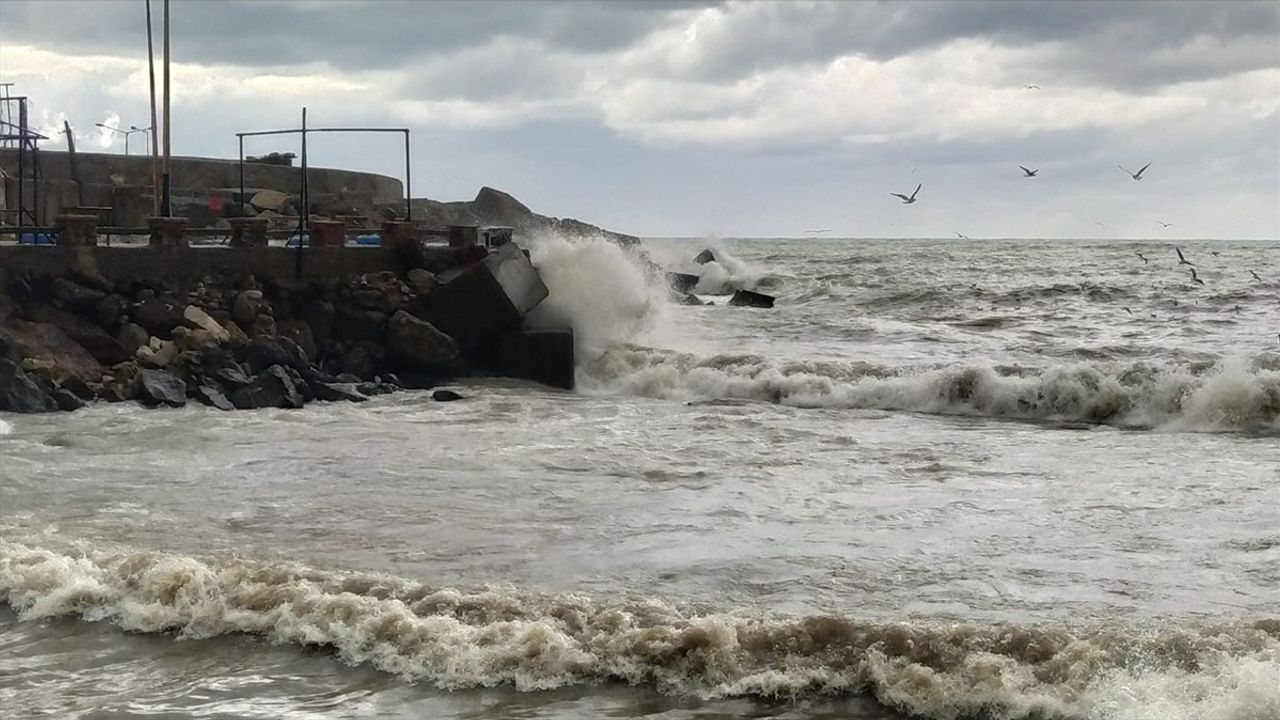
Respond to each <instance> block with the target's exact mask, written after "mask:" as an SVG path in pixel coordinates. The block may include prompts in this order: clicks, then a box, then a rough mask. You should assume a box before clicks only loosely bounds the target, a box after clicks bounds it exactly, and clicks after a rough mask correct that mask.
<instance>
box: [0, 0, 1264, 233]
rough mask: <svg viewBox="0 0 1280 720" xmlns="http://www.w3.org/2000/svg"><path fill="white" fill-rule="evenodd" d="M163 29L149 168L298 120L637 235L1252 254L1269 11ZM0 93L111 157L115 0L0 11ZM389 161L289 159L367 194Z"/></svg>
mask: <svg viewBox="0 0 1280 720" xmlns="http://www.w3.org/2000/svg"><path fill="white" fill-rule="evenodd" d="M160 5H161V3H160V0H155V2H154V3H153V6H154V8H153V12H155V14H156V18H155V26H156V29H157V36H158V30H159V27H160V24H159V8H160ZM171 24H172V28H173V40H172V43H173V58H174V68H173V73H174V75H173V83H174V85H173V98H174V99H173V102H174V105H173V149H174V153H175V154H181V155H209V156H218V157H235V155H236V149H237V145H236V138H235V135H234V133H235V132H237V131H247V130H266V129H275V128H284V127H292V126H296V125H297V124H298V121H299V114H300V109H301V107H302V106H304V105H305V106H307V108H308V119H309V122H310V123H311V124H313V125H328V126H343V125H348V126H349V125H386V126H408V127H410V128H412V129H413V157H412V160H413V171H414V188H413V189H414V195H415V196H429V197H432V198H435V199H441V200H456V199H467V198H470V197H472V196H473V195H474V194H475V192H476V190H477V189H478V188H479V187H480V186H481V185H492V186H494V187H498V188H500V189H503V190H506V191H508V192H511V193H512V194H514V195H515V196H516V197H517V198H519V199H521V200H522V201H524V202H525V203H526V204H528V205H529V206H530V207H532V208H533V209H534V210H535V211H538V212H542V213H546V214H551V215H556V216H569V217H578V218H580V219H583V220H586V221H588V222H593V223H596V224H599V225H603V226H606V227H609V228H611V229H616V230H621V231H624V232H632V233H636V234H641V235H648V236H660V235H664V236H672V235H679V236H688V235H720V236H743V235H745V236H780V235H781V236H803V235H804V231H805V230H811V229H831V230H832V231H833V232H832V234H833V235H842V236H855V237H911V236H915V237H921V236H932V237H942V236H948V237H954V236H955V233H964V234H965V235H968V236H970V237H1108V238H1121V237H1168V238H1171V239H1178V238H1197V237H1240V238H1277V237H1280V2H1276V1H1274V0H1263V1H1260V2H1243V3H1230V2H1210V3H1194V2H1172V3H1158V2H1137V3H1116V2H1107V3H1102V2H1059V3H1055V2H1034V3H1033V2H992V3H984V2H940V3H930V2H920V1H912V2H900V3H893V2H887V3H871V2H866V3H862V2H782V3H766V2H728V3H700V2H665V3H664V2H638V1H636V2H624V1H617V2H608V3H589V2H497V1H489V2H472V3H450V2H409V1H405V2H386V3H377V2H371V1H362V2H359V3H343V2H337V1H335V0H311V1H301V0H299V1H296V2H268V1H267V0H246V1H243V2H200V1H199V0H174V1H173V2H172V5H171ZM158 50H159V46H158V45H157V51H158ZM0 81H5V82H13V83H15V86H14V87H13V88H11V93H13V94H24V95H29V96H30V97H31V102H32V109H33V116H34V121H33V124H36V125H37V127H38V128H60V126H61V120H62V119H63V118H66V119H67V120H69V121H70V122H71V125H72V126H73V128H74V129H75V131H76V133H77V134H78V135H79V136H80V138H79V140H78V145H77V146H78V147H82V148H84V149H90V148H95V147H103V146H106V147H109V151H112V152H123V143H122V142H121V140H120V138H119V137H118V136H116V135H114V134H111V133H102V132H100V131H98V130H97V129H96V128H95V127H94V125H93V124H94V123H95V122H105V123H108V124H116V123H118V124H119V125H120V126H121V127H125V128H127V127H128V126H130V125H137V126H139V127H142V126H145V125H147V122H148V117H149V110H148V104H147V71H146V24H145V4H144V2H143V0H110V1H107V2H71V1H58V2H49V1H43V2H24V1H22V0H4V2H0ZM1027 85H1037V86H1039V89H1034V88H1027V87H1025V86H1027ZM45 132H46V134H49V131H48V130H45ZM140 139H141V136H139V135H135V136H134V139H133V141H131V144H132V145H134V148H133V150H134V152H137V151H138V147H137V146H139V145H141V144H142V143H141V142H140ZM54 146H55V144H54V143H50V144H48V145H47V147H54ZM296 149H297V146H296V141H292V140H280V139H274V140H268V139H259V140H256V141H252V142H251V143H250V145H249V146H248V147H247V150H248V152H250V153H259V152H267V151H270V150H296ZM401 152H402V149H401V147H400V144H399V140H397V139H395V138H394V136H386V137H379V136H332V135H331V136H319V137H314V138H313V140H312V142H311V143H310V147H309V153H310V159H311V162H312V163H313V164H316V165H331V166H339V167H351V168H359V169H367V170H371V171H376V172H383V173H386V174H389V175H395V176H396V177H401V175H402V171H401V167H402V160H401V154H400V153H401ZM1148 162H1150V163H1151V167H1150V169H1148V170H1147V171H1146V173H1145V174H1144V176H1143V179H1142V181H1141V182H1134V181H1133V180H1131V179H1130V178H1129V177H1128V176H1127V175H1126V174H1125V173H1124V172H1123V171H1121V170H1120V169H1119V168H1118V167H1117V165H1124V166H1125V167H1127V168H1129V169H1130V170H1135V171H1136V170H1137V169H1138V168H1139V167H1141V166H1143V165H1144V164H1146V163H1148ZM1018 165H1026V166H1027V167H1030V168H1036V169H1039V171H1040V174H1039V177H1036V178H1034V179H1027V178H1024V177H1022V172H1021V171H1020V170H1019V169H1018ZM917 183H922V184H923V186H924V187H923V188H922V189H921V191H920V194H919V202H917V203H915V204H914V205H910V206H904V205H902V204H901V203H900V202H899V201H898V200H897V199H895V198H893V197H890V195H889V193H890V192H901V193H906V194H910V192H911V191H912V189H914V188H915V186H916V184H917ZM1157 221H1164V222H1170V223H1173V224H1174V225H1173V227H1170V228H1167V229H1166V228H1162V227H1161V226H1160V224H1158V222H1157Z"/></svg>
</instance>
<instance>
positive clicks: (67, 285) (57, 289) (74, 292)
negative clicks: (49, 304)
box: [49, 278, 107, 313]
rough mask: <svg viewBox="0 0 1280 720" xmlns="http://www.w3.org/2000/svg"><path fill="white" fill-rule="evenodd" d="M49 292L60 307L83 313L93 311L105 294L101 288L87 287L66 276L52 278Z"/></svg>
mask: <svg viewBox="0 0 1280 720" xmlns="http://www.w3.org/2000/svg"><path fill="white" fill-rule="evenodd" d="M49 293H50V294H51V295H53V299H54V300H55V301H57V303H58V304H59V305H61V306H62V307H65V308H69V309H71V310H75V311H76V312H85V313H92V312H94V311H95V310H96V309H97V305H98V303H99V302H100V301H101V300H102V299H103V298H105V297H106V296H107V294H106V293H104V292H102V291H101V290H94V289H92V288H87V287H85V286H83V285H81V284H79V283H74V282H72V281H70V280H68V279H66V278H54V279H53V280H52V281H51V282H50V283H49Z"/></svg>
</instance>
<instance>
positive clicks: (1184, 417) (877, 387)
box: [580, 345, 1280, 433]
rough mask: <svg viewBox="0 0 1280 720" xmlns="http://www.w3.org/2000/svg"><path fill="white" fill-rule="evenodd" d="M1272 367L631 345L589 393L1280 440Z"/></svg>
mask: <svg viewBox="0 0 1280 720" xmlns="http://www.w3.org/2000/svg"><path fill="white" fill-rule="evenodd" d="M1263 360H1265V358H1260V359H1259V360H1257V361H1255V362H1252V363H1249V364H1246V363H1242V362H1239V363H1221V364H1216V365H1213V366H1212V367H1210V368H1208V369H1201V370H1196V369H1192V368H1187V367H1178V366H1157V365H1152V364H1147V363H1134V364H1130V365H1106V364H1089V363H1081V364H1071V365H1059V366H1054V367H1050V368H1047V369H1029V368H1019V367H1008V366H993V365H985V364H964V365H952V366H946V367H928V368H894V367H884V366H879V365H874V364H869V363H837V362H775V361H771V360H768V359H766V358H763V357H761V356H758V355H753V354H721V355H713V356H709V357H704V356H698V355H693V354H688V353H679V352H673V351H668V350H656V349H652V348H644V347H638V346H635V345H623V346H617V347H613V348H610V349H609V350H607V351H605V352H604V353H602V354H600V355H598V356H596V357H594V358H593V359H591V360H589V361H588V362H587V363H586V364H585V365H584V367H583V368H582V372H581V373H580V378H581V380H582V381H583V382H582V385H583V386H584V389H587V390H588V391H594V392H624V393H630V394H636V395H642V396H647V397H660V398H668V399H676V400H706V399H726V398H727V399H739V400H759V401H766V402H775V403H782V404H787V405H793V406H798V407H837V408H859V409H879V410H900V411H910V412H921V413H929V414H937V415H971V416H978V417H991V418H1005V419H1016V420H1031V421H1047V422H1084V423H1093V424H1106V425H1116V426H1121V427H1133V428H1144V429H1151V428H1158V429H1165V430H1178V431H1200V432H1238V431H1245V432H1263V433H1271V432H1280V370H1277V369H1276V368H1274V367H1269V365H1270V363H1267V362H1263Z"/></svg>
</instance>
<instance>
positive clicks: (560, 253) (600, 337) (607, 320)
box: [529, 236, 667, 355]
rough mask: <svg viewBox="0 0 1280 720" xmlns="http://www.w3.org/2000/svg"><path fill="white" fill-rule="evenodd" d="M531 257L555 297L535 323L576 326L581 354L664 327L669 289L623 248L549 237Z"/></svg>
mask: <svg viewBox="0 0 1280 720" xmlns="http://www.w3.org/2000/svg"><path fill="white" fill-rule="evenodd" d="M530 254H531V256H532V260H533V263H534V264H535V265H536V266H537V267H538V272H539V273H540V274H541V276H542V280H543V282H544V283H546V285H547V289H548V291H549V293H550V294H549V295H548V297H547V299H546V300H545V301H544V302H543V303H542V304H541V305H539V306H538V307H537V308H535V309H534V311H533V312H532V313H531V314H530V316H529V323H530V324H531V325H534V326H544V327H545V326H570V327H572V328H573V330H574V334H575V340H576V342H577V347H578V351H579V355H583V354H585V353H594V352H599V351H600V350H602V349H604V348H605V347H607V346H609V345H611V344H614V343H618V342H626V341H631V340H633V339H635V338H637V337H640V336H642V334H643V333H644V332H646V331H648V330H651V329H652V328H654V327H656V326H657V325H658V324H659V323H660V322H661V315H662V313H663V312H665V310H666V308H667V302H666V291H665V289H664V288H662V287H661V286H660V285H659V284H658V283H657V282H656V281H655V279H654V278H653V277H652V274H651V273H650V272H648V270H647V269H646V268H645V267H644V266H643V264H642V263H641V262H640V260H639V259H638V258H637V257H636V256H635V255H633V254H631V253H629V252H628V251H626V250H624V249H622V248H621V247H619V246H618V245H616V244H614V243H611V242H608V241H605V240H567V239H565V238H562V237H558V236H543V237H539V238H536V239H535V240H534V241H533V242H532V243H531V249H530Z"/></svg>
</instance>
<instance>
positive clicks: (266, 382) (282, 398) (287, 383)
mask: <svg viewBox="0 0 1280 720" xmlns="http://www.w3.org/2000/svg"><path fill="white" fill-rule="evenodd" d="M231 402H232V404H234V405H235V406H236V408H238V409H240V410H252V409H255V408H267V407H276V408H300V407H302V404H303V400H302V394H301V393H299V392H298V388H297V387H296V386H295V385H294V382H293V379H292V378H290V377H289V373H288V372H286V371H285V369H284V368H283V367H281V366H279V365H272V366H271V367H269V368H267V369H266V370H264V371H263V372H261V373H259V374H257V375H255V376H254V378H253V380H252V382H250V383H249V384H248V385H246V386H244V387H242V388H238V389H236V390H234V391H232V393H231Z"/></svg>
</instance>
